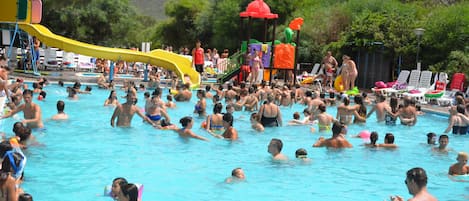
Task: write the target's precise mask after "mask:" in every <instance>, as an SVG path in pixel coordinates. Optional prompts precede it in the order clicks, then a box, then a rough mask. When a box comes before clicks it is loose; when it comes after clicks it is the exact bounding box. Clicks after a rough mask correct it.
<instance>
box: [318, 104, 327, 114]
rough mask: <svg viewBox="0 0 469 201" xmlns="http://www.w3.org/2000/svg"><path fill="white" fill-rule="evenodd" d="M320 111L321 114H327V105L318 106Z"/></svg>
mask: <svg viewBox="0 0 469 201" xmlns="http://www.w3.org/2000/svg"><path fill="white" fill-rule="evenodd" d="M318 109H319V111H321V112H326V105H324V104H321V105H319V106H318Z"/></svg>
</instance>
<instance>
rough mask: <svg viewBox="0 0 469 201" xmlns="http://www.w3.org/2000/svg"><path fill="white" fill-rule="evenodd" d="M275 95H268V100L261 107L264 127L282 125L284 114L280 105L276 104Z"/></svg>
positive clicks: (260, 112)
mask: <svg viewBox="0 0 469 201" xmlns="http://www.w3.org/2000/svg"><path fill="white" fill-rule="evenodd" d="M273 101H274V96H273V95H272V94H269V95H267V101H266V103H265V104H263V105H262V106H261V108H260V109H259V114H260V115H261V124H262V125H263V126H264V127H278V126H282V114H281V113H280V108H279V107H278V105H275V104H274V102H273Z"/></svg>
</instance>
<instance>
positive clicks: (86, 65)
mask: <svg viewBox="0 0 469 201" xmlns="http://www.w3.org/2000/svg"><path fill="white" fill-rule="evenodd" d="M77 69H78V70H85V71H90V72H91V71H93V70H94V69H96V65H95V64H94V63H91V57H88V56H84V55H78V65H77Z"/></svg>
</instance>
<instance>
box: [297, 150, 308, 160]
mask: <svg viewBox="0 0 469 201" xmlns="http://www.w3.org/2000/svg"><path fill="white" fill-rule="evenodd" d="M295 157H296V158H306V157H308V152H307V151H306V149H303V148H299V149H297V150H296V151H295Z"/></svg>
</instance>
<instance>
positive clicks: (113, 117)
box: [111, 106, 121, 127]
mask: <svg viewBox="0 0 469 201" xmlns="http://www.w3.org/2000/svg"><path fill="white" fill-rule="evenodd" d="M120 113H121V106H117V107H116V109H114V112H113V113H112V117H111V126H112V127H114V122H115V120H116V118H117V117H118V116H119V115H120Z"/></svg>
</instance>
